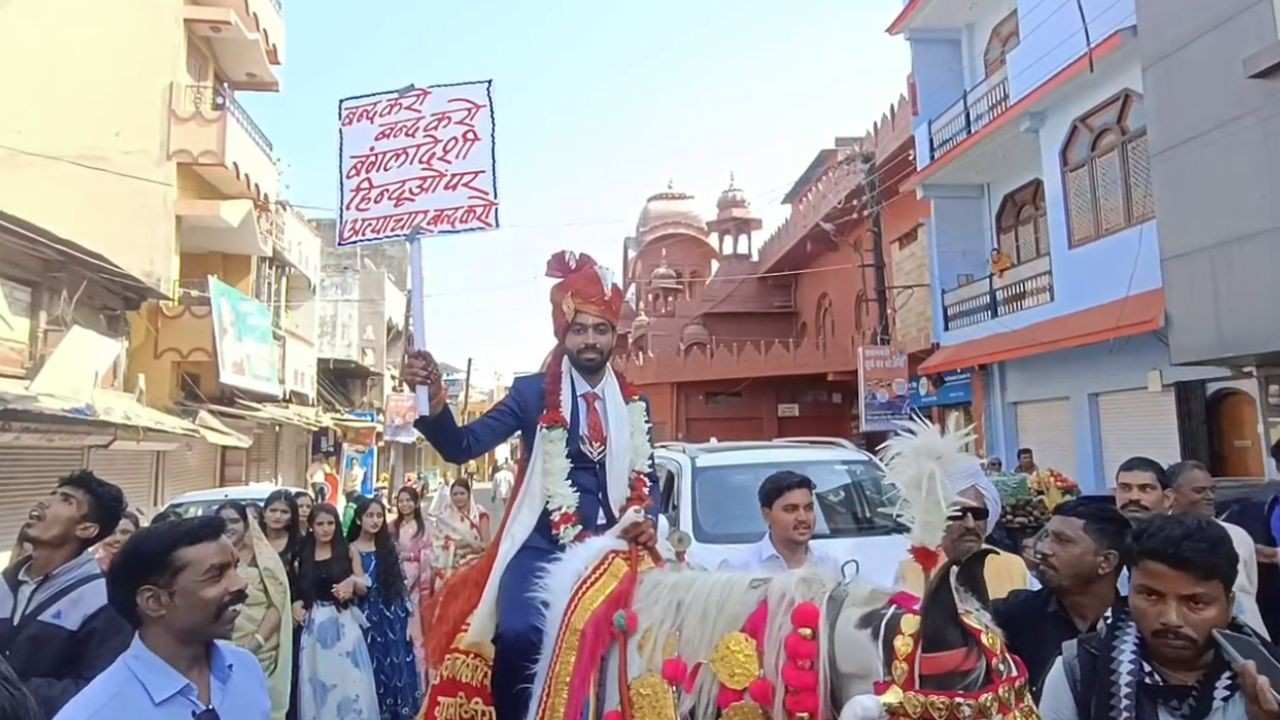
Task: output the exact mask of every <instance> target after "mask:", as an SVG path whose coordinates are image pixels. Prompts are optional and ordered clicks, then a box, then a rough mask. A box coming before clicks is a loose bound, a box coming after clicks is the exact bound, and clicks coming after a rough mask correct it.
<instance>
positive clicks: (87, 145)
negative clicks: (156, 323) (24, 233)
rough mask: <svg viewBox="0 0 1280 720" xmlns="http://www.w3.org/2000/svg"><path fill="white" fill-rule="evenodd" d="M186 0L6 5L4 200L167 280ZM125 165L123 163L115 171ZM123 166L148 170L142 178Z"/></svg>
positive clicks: (156, 283)
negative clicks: (170, 146) (172, 124)
mask: <svg viewBox="0 0 1280 720" xmlns="http://www.w3.org/2000/svg"><path fill="white" fill-rule="evenodd" d="M182 7H183V4H182V3H181V2H162V3H156V2H146V3H138V2H131V3H103V2H98V1H97V0H66V1H65V2H56V3H48V2H18V3H4V4H3V6H0V84H2V85H3V87H4V89H5V96H6V98H8V101H7V102H6V103H5V113H4V122H3V123H0V145H6V146H9V147H13V148H18V149H20V150H23V151H26V152H29V153H39V154H42V155H47V156H52V157H56V158H63V159H66V160H69V161H73V162H77V163H83V164H87V165H91V166H94V167H99V168H103V169H105V170H108V171H111V172H96V171H94V170H90V169H86V168H83V167H80V166H77V165H73V164H70V163H68V162H60V161H58V160H50V159H46V158H41V157H34V156H31V155H24V154H19V153H15V152H13V151H11V150H7V149H3V148H0V167H3V172H0V198H3V203H4V207H5V210H6V211H8V212H11V213H13V214H15V215H17V216H19V217H22V218H23V219H25V220H28V221H30V222H33V223H35V224H37V225H41V226H43V227H45V228H48V229H49V230H51V231H53V232H55V233H57V234H59V235H62V236H64V237H67V238H70V239H72V240H74V241H75V242H77V243H80V244H81V245H84V246H85V247H88V248H91V249H93V250H96V251H98V252H101V253H102V254H104V255H106V256H108V257H110V258H111V259H112V260H114V261H115V262H117V263H118V264H119V265H120V266H121V267H123V268H125V269H126V270H128V271H129V272H131V273H133V274H135V275H137V276H138V277H140V278H142V279H143V280H144V281H146V282H147V283H148V284H149V285H152V286H153V287H155V288H157V289H159V290H162V291H164V292H169V291H170V290H171V287H172V282H171V281H172V278H173V277H174V272H175V267H174V266H175V264H176V263H175V261H174V227H175V223H174V200H175V196H176V192H175V187H174V183H175V177H174V166H173V164H172V163H170V162H169V160H168V157H167V156H166V149H165V148H166V146H165V142H164V139H165V138H166V137H167V133H168V121H169V112H168V109H169V84H170V82H171V81H173V80H174V79H175V78H176V77H177V73H179V72H181V68H182V67H183V65H184V44H183V43H184V40H183V36H184V34H185V33H184V32H183V22H182ZM112 173H120V174H112ZM125 175H132V176H137V177H140V178H144V179H142V180H139V179H134V178H132V177H126V176H125Z"/></svg>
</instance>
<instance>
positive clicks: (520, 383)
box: [403, 252, 659, 720]
mask: <svg viewBox="0 0 1280 720" xmlns="http://www.w3.org/2000/svg"><path fill="white" fill-rule="evenodd" d="M547 275H548V277H553V278H557V279H558V282H557V283H556V284H555V285H554V286H553V287H552V288H551V319H552V326H553V328H554V330H555V336H556V341H557V343H556V347H555V348H554V349H553V350H552V352H551V355H550V356H549V358H548V361H547V363H546V367H545V368H544V369H543V371H542V372H539V373H535V374H532V375H525V376H521V377H518V378H516V379H515V381H514V382H512V384H511V391H510V393H509V394H508V395H507V396H506V397H505V398H503V399H502V400H500V401H499V402H498V403H497V404H496V405H494V407H493V408H491V409H490V410H489V411H488V412H486V413H485V414H484V415H483V416H481V417H480V418H478V419H476V420H475V421H473V422H470V423H468V424H466V425H462V426H459V425H458V423H457V420H456V419H455V418H454V415H453V413H452V412H450V411H449V410H448V405H447V400H448V396H447V395H446V394H445V391H444V387H443V385H442V383H441V375H440V368H439V366H438V365H437V363H436V361H435V359H434V358H432V356H431V355H430V354H429V353H425V352H416V353H413V354H411V355H410V356H409V358H408V360H407V361H406V363H405V368H404V372H403V375H404V379H405V381H406V382H407V383H408V384H409V385H410V386H413V387H417V386H426V387H427V388H429V391H430V396H431V402H432V404H431V408H430V411H429V413H428V414H427V415H424V416H422V417H419V418H418V419H417V421H416V423H415V427H417V429H418V431H419V432H421V433H422V435H423V437H425V438H426V439H427V441H428V442H430V443H431V444H432V445H433V446H434V447H435V449H436V450H437V451H438V452H439V453H440V455H441V456H442V457H444V459H445V460H447V461H448V462H451V463H456V464H459V465H461V464H464V463H466V462H468V461H470V460H472V459H474V458H476V457H479V456H481V455H483V454H485V453H487V452H489V451H490V450H492V449H493V448H494V447H496V446H498V445H499V444H501V443H505V442H507V440H508V439H509V438H510V437H511V436H512V435H515V434H517V433H519V434H520V447H521V452H522V455H523V458H522V462H521V463H520V467H521V476H520V477H519V478H518V479H517V480H516V482H515V487H514V490H513V491H512V495H511V498H510V502H509V503H508V504H507V508H506V518H505V520H504V524H503V526H502V527H503V532H502V534H501V536H500V537H499V538H498V541H497V542H496V543H494V545H496V547H493V546H491V550H490V552H489V553H488V554H487V555H486V556H485V557H484V558H482V559H481V560H479V561H477V563H476V564H475V566H474V567H476V568H479V569H480V570H478V571H473V572H471V573H467V572H466V571H465V570H464V571H462V572H460V573H458V574H457V575H455V576H454V577H453V578H451V580H450V583H449V584H448V585H447V586H446V587H445V589H444V591H443V592H444V594H445V595H446V596H448V597H449V598H450V601H449V604H448V606H445V605H441V607H440V609H439V610H437V612H436V613H435V617H434V618H425V619H424V622H431V623H432V625H431V628H430V630H431V634H432V636H434V637H435V638H436V640H434V641H431V642H432V644H433V645H434V644H437V643H439V642H441V639H442V640H443V642H445V643H448V642H449V641H450V640H452V639H454V638H455V637H457V636H458V634H459V632H460V631H461V630H462V629H463V624H464V623H465V624H466V625H467V630H466V634H465V636H464V638H465V639H464V642H463V644H464V645H467V646H471V647H477V646H484V645H487V644H488V643H489V642H492V643H493V672H492V681H491V689H492V693H493V698H492V699H493V706H494V710H495V712H496V714H497V718H498V720H518V719H520V718H523V717H524V716H525V714H526V710H527V708H528V706H529V703H530V700H531V698H530V692H531V687H532V683H533V676H534V670H535V668H536V665H537V662H538V658H539V655H540V654H541V648H542V628H541V619H540V617H539V615H540V613H539V612H538V608H537V606H536V604H535V600H534V598H533V597H532V596H531V593H532V592H533V591H534V588H535V584H536V582H537V579H538V577H539V575H540V574H541V573H542V571H543V569H544V568H545V567H546V566H547V564H548V563H550V562H552V561H553V560H555V559H556V558H557V557H558V556H559V555H560V554H561V553H563V552H564V551H565V549H566V548H568V547H570V546H572V545H573V544H575V543H577V542H578V541H580V540H582V539H585V538H586V537H589V536H590V535H597V534H600V533H603V532H604V531H606V530H609V529H610V528H612V527H613V526H614V525H616V524H617V523H618V521H619V518H621V517H622V516H623V515H624V514H625V512H626V510H627V507H628V505H629V504H630V503H631V497H632V496H633V495H637V494H638V493H641V492H644V493H647V495H648V499H647V500H645V502H644V504H645V505H646V508H645V510H646V511H647V512H646V515H647V518H648V519H646V520H644V521H642V522H639V523H637V524H635V525H631V526H628V528H627V530H626V531H625V534H624V537H626V538H628V539H631V540H633V541H635V542H637V543H639V544H640V545H643V546H646V547H653V546H654V545H655V544H656V541H657V533H656V532H655V530H654V527H655V523H656V520H655V516H656V508H657V504H656V500H657V498H658V496H659V490H658V485H657V476H656V475H655V474H654V473H653V470H652V462H651V461H650V457H649V456H650V451H649V449H648V440H647V438H648V434H649V427H648V420H647V409H645V408H646V407H647V406H645V405H644V401H643V400H642V399H641V398H639V397H638V396H637V395H636V394H635V392H634V389H633V388H631V387H630V386H629V385H628V384H627V382H626V380H625V379H624V378H621V377H620V376H619V375H618V374H617V373H616V372H614V370H613V368H612V367H611V366H610V364H609V361H610V358H611V357H612V356H613V349H614V343H615V342H616V340H617V336H618V335H617V333H618V322H619V319H620V317H621V314H622V289H621V288H619V287H618V286H617V285H616V284H614V282H613V278H612V275H611V273H609V271H608V270H606V269H605V268H603V267H601V266H600V265H597V264H596V262H595V261H594V260H593V259H592V258H591V257H590V256H587V255H580V254H574V253H569V252H559V253H556V254H555V255H553V256H552V257H551V259H550V260H549V261H548V262H547ZM642 406H643V407H642ZM642 438H643V439H644V441H643V442H642V441H641V439H642ZM637 460H641V461H643V464H645V465H646V469H645V470H638V469H637V468H636V465H635V463H636V461H637ZM633 470H634V471H636V473H637V474H636V476H635V477H634V478H633V475H632V472H633ZM633 479H634V480H635V482H634V483H633ZM477 575H479V577H477ZM477 580H478V582H477ZM428 649H429V650H431V651H432V652H433V654H435V655H441V653H440V652H439V648H438V647H435V648H434V649H433V648H431V647H429V648H428ZM434 697H435V696H432V698H429V699H428V706H430V705H431V703H432V701H433V698H434ZM476 699H478V700H479V701H480V702H481V703H484V702H485V698H484V697H483V696H482V695H481V696H477V698H476Z"/></svg>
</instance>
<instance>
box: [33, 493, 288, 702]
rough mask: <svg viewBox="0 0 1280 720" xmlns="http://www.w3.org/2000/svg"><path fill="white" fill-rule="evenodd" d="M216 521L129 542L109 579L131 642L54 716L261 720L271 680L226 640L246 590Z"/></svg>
mask: <svg viewBox="0 0 1280 720" xmlns="http://www.w3.org/2000/svg"><path fill="white" fill-rule="evenodd" d="M225 531H226V522H225V521H224V520H223V519H222V518H221V517H217V516H214V517H197V518H187V519H182V520H174V521H172V522H167V523H164V524H163V525H153V526H151V527H148V528H144V529H143V530H141V531H139V532H138V533H137V534H135V535H134V536H133V537H131V538H129V540H128V542H126V543H125V545H124V548H123V549H122V550H121V551H120V554H119V555H118V556H117V557H116V561H115V562H114V563H112V565H111V570H110V572H109V573H108V575H107V594H108V598H109V599H110V602H111V606H112V607H114V608H115V609H116V612H118V613H120V615H122V616H124V618H125V619H126V620H128V621H129V624H130V625H132V626H133V627H134V628H136V629H137V634H136V635H135V636H134V638H133V643H132V644H131V645H130V646H129V649H128V650H126V651H125V652H124V654H123V655H121V656H120V657H119V658H118V659H117V660H116V661H115V662H114V663H112V665H111V667H109V668H107V669H106V671H104V672H103V673H102V674H101V675H99V676H98V677H97V678H96V679H94V681H93V682H91V683H89V686H88V687H86V688H85V689H84V690H83V691H82V692H81V693H80V694H79V695H77V696H76V697H75V698H73V699H72V700H71V702H70V703H68V704H67V706H66V707H64V708H63V709H62V712H60V713H58V715H57V717H56V718H55V720H171V719H174V718H195V719H196V720H267V719H268V718H269V717H270V716H271V701H270V700H269V697H268V694H267V678H266V676H265V675H264V674H263V672H262V666H261V665H259V664H258V660H257V658H255V657H254V656H253V655H252V654H251V653H250V652H249V651H247V650H244V649H242V648H239V647H236V646H235V645H234V644H232V643H231V641H230V638H231V631H232V628H233V627H234V625H235V621H236V616H237V615H239V612H240V611H239V608H240V606H241V605H243V604H244V602H245V600H246V598H247V594H246V591H245V588H246V587H247V584H246V583H245V581H244V579H243V578H241V577H240V574H239V573H238V572H236V564H237V562H239V556H238V555H237V554H236V551H235V548H234V547H232V545H231V543H230V542H229V541H228V540H227V539H226V538H225V537H224V536H223V533H224V532H225Z"/></svg>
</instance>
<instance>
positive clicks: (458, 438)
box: [415, 373, 659, 720]
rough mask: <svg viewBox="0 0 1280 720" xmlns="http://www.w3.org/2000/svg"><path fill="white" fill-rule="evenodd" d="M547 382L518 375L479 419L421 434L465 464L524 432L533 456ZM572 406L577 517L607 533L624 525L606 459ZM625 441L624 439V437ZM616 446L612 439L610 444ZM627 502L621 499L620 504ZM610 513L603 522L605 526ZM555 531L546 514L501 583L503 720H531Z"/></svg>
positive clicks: (423, 425)
mask: <svg viewBox="0 0 1280 720" xmlns="http://www.w3.org/2000/svg"><path fill="white" fill-rule="evenodd" d="M545 382H546V377H545V375H544V374H543V373H537V374H534V375H525V376H523V377H519V378H516V380H515V382H513V383H512V384H511V392H510V393H508V394H507V396H506V397H504V398H503V399H502V400H500V401H499V402H498V404H497V405H494V406H493V408H491V409H490V410H489V412H487V413H485V414H484V415H482V416H481V417H479V418H477V419H476V420H475V421H473V422H470V423H468V424H466V425H464V426H461V427H459V426H458V424H457V420H455V419H454V417H453V413H452V412H451V411H448V410H446V411H444V412H441V413H439V414H437V415H436V416H434V417H429V418H428V417H419V418H418V420H417V422H416V423H415V427H417V428H418V431H419V432H421V433H422V435H423V436H424V437H425V438H426V439H427V440H428V441H429V442H430V443H431V444H432V445H433V446H434V447H435V449H436V451H437V452H439V453H440V455H441V457H443V458H444V459H445V460H447V461H449V462H451V463H455V464H461V463H465V462H467V461H468V460H471V459H473V458H477V457H479V456H481V455H483V454H485V453H487V452H489V451H490V450H492V449H493V448H494V447H496V446H498V445H499V444H501V443H503V442H505V441H506V440H507V439H508V438H510V437H511V436H512V435H514V434H516V433H517V432H519V433H520V437H521V447H522V448H523V452H524V454H525V459H526V460H527V459H528V454H529V453H530V452H532V449H533V441H534V437H535V435H536V434H537V431H538V418H539V417H540V416H541V415H542V411H543V405H544V403H543V398H544V396H545ZM571 397H574V398H575V401H574V402H572V403H570V405H571V412H570V417H569V443H568V444H569V461H570V470H569V481H570V482H571V483H573V487H574V489H576V490H577V491H578V515H579V517H580V518H581V521H582V527H583V528H584V529H585V530H587V531H591V532H600V531H603V530H605V529H607V528H609V527H611V526H612V525H613V524H614V523H616V522H617V518H616V517H614V513H613V509H612V508H613V506H612V503H611V502H610V500H611V499H610V498H609V497H608V487H607V483H606V482H605V467H604V462H603V461H601V462H596V461H595V460H592V459H591V458H590V457H588V456H587V454H586V453H584V452H583V451H582V449H581V442H580V440H579V435H578V428H579V426H580V424H581V423H580V418H579V417H578V403H577V402H576V396H575V395H574V394H572V393H571ZM620 439H622V440H624V441H625V438H620ZM609 441H610V442H612V441H613V439H612V438H610V439H609ZM649 482H650V495H649V497H650V498H653V499H654V502H653V503H652V504H651V506H650V508H649V511H650V513H651V514H652V513H654V512H655V511H656V507H657V502H656V499H657V498H658V492H659V491H658V479H657V476H656V474H654V473H652V472H651V473H650V477H649ZM619 500H621V499H619ZM602 515H603V517H604V522H603V523H601V522H600V518H601V516H602ZM563 549H564V548H563V547H561V545H560V543H559V542H558V541H557V540H556V537H555V535H553V534H552V532H551V518H550V516H549V515H548V514H547V511H546V510H545V509H544V510H543V511H542V515H541V516H540V517H539V518H538V523H537V525H536V526H535V527H534V530H533V532H532V533H530V535H529V538H528V539H527V540H525V543H524V545H523V546H521V548H520V549H519V550H518V551H516V554H515V556H514V557H512V559H511V563H510V564H509V565H508V566H507V569H506V571H505V572H504V573H503V576H502V580H501V581H500V583H499V585H498V627H497V631H496V632H495V634H494V638H493V644H494V667H493V696H494V706H495V709H496V710H497V715H498V718H499V720H516V719H522V718H524V716H525V714H526V712H527V710H528V707H529V702H530V693H531V689H532V688H531V687H530V686H531V684H532V682H533V672H534V668H535V667H536V665H537V661H538V652H539V649H540V648H541V644H542V628H541V626H540V625H539V620H540V615H541V613H540V612H538V611H537V609H536V608H535V607H534V600H533V599H532V598H531V597H530V592H531V591H532V589H533V584H534V582H535V580H536V579H537V576H538V575H539V573H540V572H541V569H542V567H543V566H544V565H546V564H547V563H548V562H550V561H552V560H554V559H555V556H556V555H558V554H559V553H560V552H562V551H563Z"/></svg>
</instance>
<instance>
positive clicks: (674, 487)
mask: <svg viewBox="0 0 1280 720" xmlns="http://www.w3.org/2000/svg"><path fill="white" fill-rule="evenodd" d="M653 466H654V470H655V471H656V472H657V474H658V487H659V488H660V490H661V492H662V497H661V499H660V501H661V504H660V505H659V506H658V511H659V513H660V514H662V515H665V516H666V518H667V522H668V523H670V525H671V526H672V527H677V526H678V525H679V524H680V523H679V521H678V518H679V511H680V498H679V494H680V483H679V481H678V478H679V477H680V476H679V474H678V473H679V470H678V468H677V467H676V465H675V464H674V463H670V462H666V461H663V460H655V461H654V463H653Z"/></svg>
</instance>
